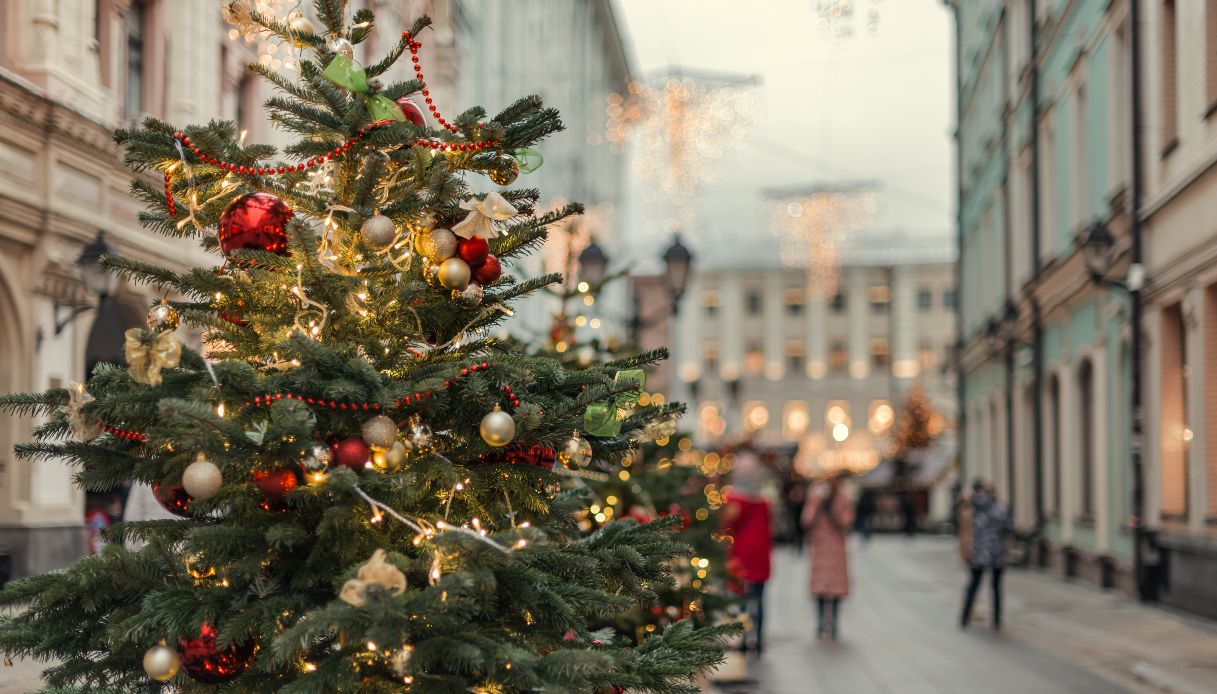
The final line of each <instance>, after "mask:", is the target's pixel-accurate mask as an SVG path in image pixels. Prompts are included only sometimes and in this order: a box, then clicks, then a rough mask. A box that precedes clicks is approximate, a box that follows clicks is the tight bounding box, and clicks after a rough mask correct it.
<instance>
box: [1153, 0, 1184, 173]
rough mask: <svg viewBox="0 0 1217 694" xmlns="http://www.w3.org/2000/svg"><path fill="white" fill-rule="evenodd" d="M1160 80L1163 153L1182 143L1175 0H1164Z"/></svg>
mask: <svg viewBox="0 0 1217 694" xmlns="http://www.w3.org/2000/svg"><path fill="white" fill-rule="evenodd" d="M1159 19H1160V22H1159V26H1158V32H1159V42H1158V46H1159V47H1160V50H1161V51H1162V54H1161V55H1159V56H1158V70H1159V75H1158V84H1160V85H1162V94H1161V100H1160V102H1159V108H1160V109H1161V111H1162V113H1161V116H1162V156H1164V157H1165V156H1166V155H1168V154H1170V153H1171V152H1172V151H1174V149H1175V147H1176V146H1177V145H1178V144H1179V64H1178V60H1179V46H1178V44H1177V43H1176V32H1177V30H1178V27H1177V26H1176V22H1177V18H1176V17H1175V0H1162V13H1161V17H1160V18H1159Z"/></svg>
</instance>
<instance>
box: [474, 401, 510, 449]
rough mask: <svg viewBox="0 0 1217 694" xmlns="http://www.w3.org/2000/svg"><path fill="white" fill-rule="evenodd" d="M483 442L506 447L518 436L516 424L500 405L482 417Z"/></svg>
mask: <svg viewBox="0 0 1217 694" xmlns="http://www.w3.org/2000/svg"><path fill="white" fill-rule="evenodd" d="M480 431H481V434H482V440H483V441H485V442H486V443H488V444H490V445H491V446H494V447H496V448H497V447H499V446H506V445H507V444H509V443H511V439H513V438H514V437H515V435H516V422H515V420H514V419H512V418H511V415H509V414H507V413H506V412H504V411H503V410H501V409H499V406H498V405H495V406H494V409H493V410H491V411H490V412H488V413H487V414H486V416H485V417H482V425H481V427H480Z"/></svg>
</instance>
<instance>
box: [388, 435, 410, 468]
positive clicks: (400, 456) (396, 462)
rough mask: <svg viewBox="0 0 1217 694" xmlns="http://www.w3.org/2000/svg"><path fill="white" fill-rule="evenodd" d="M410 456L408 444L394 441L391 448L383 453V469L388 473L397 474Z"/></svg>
mask: <svg viewBox="0 0 1217 694" xmlns="http://www.w3.org/2000/svg"><path fill="white" fill-rule="evenodd" d="M409 456H410V444H408V443H406V442H405V441H395V442H394V443H393V447H392V448H390V449H389V450H387V451H384V467H385V469H386V470H388V471H389V472H397V471H398V470H400V469H401V466H402V465H405V464H406V458H408V457H409Z"/></svg>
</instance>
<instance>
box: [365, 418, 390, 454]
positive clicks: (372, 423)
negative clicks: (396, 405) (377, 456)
mask: <svg viewBox="0 0 1217 694" xmlns="http://www.w3.org/2000/svg"><path fill="white" fill-rule="evenodd" d="M359 433H360V435H361V436H362V438H363V440H364V442H365V443H367V444H368V445H369V446H371V447H372V448H378V449H380V450H382V451H385V450H388V449H390V448H392V447H393V442H394V441H396V440H397V423H396V422H394V421H393V420H392V419H389V418H388V417H386V416H384V415H383V414H378V415H376V416H375V417H373V418H371V419H369V420H368V421H366V422H364V423H363V427H362V428H360V430H359Z"/></svg>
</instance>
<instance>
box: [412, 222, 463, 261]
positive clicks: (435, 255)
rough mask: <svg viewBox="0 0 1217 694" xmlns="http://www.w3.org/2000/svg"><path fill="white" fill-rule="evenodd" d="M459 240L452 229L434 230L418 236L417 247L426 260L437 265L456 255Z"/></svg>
mask: <svg viewBox="0 0 1217 694" xmlns="http://www.w3.org/2000/svg"><path fill="white" fill-rule="evenodd" d="M457 243H459V239H457V238H456V234H454V233H452V230H450V229H442V228H441V229H432V230H430V231H427V232H423V233H421V234H419V235H418V237H417V240H416V242H415V247H416V249H417V250H418V252H419V253H421V254H422V255H423V257H424V258H426V259H427V260H430V261H431V262H433V263H435V264H437V265H438V264H439V263H442V262H444V261H445V260H447V259H449V258H451V257H452V256H454V255H456V247H457Z"/></svg>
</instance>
